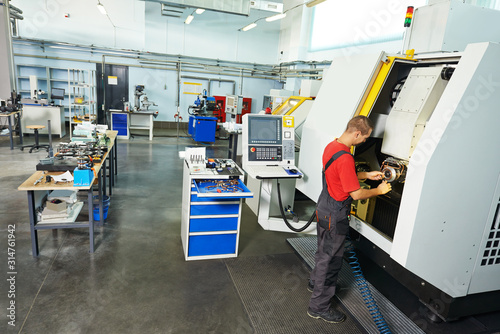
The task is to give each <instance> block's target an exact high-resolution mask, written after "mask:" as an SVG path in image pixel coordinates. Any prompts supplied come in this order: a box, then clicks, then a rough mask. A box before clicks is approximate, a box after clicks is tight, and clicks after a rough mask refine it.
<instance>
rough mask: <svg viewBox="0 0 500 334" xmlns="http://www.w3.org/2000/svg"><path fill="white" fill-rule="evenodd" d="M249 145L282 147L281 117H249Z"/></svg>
mask: <svg viewBox="0 0 500 334" xmlns="http://www.w3.org/2000/svg"><path fill="white" fill-rule="evenodd" d="M248 122H249V127H248V129H249V133H248V143H249V144H277V145H281V117H265V116H264V117H262V116H261V117H249V118H248Z"/></svg>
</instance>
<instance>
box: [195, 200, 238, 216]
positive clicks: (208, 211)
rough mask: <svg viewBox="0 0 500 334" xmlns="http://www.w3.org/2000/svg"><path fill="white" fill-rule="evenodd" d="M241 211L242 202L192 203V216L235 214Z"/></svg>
mask: <svg viewBox="0 0 500 334" xmlns="http://www.w3.org/2000/svg"><path fill="white" fill-rule="evenodd" d="M239 212H240V204H239V203H238V204H224V203H214V204H200V205H195V204H191V213H190V214H191V216H203V215H234V214H238V213H239Z"/></svg>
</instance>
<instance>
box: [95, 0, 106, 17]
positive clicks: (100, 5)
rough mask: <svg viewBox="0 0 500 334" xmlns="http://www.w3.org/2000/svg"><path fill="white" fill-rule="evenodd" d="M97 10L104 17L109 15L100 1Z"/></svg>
mask: <svg viewBox="0 0 500 334" xmlns="http://www.w3.org/2000/svg"><path fill="white" fill-rule="evenodd" d="M97 9H99V11H100V12H101V14H102V15H107V14H108V13H107V12H106V8H104V6H103V5H102V3H101V2H100V1H97Z"/></svg>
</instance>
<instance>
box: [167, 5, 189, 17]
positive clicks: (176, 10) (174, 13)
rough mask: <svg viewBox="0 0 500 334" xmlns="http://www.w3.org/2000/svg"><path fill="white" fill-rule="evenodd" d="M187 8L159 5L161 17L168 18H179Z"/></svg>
mask: <svg viewBox="0 0 500 334" xmlns="http://www.w3.org/2000/svg"><path fill="white" fill-rule="evenodd" d="M186 9H187V7H184V6H177V5H176V6H173V5H167V4H164V3H162V4H161V15H163V16H170V17H181V16H182V14H184V11H185V10H186Z"/></svg>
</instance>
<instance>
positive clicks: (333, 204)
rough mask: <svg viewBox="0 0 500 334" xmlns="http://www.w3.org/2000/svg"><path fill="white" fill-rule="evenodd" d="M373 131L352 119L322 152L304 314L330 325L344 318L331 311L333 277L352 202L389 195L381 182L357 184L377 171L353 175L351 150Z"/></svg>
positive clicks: (364, 122)
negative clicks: (314, 240) (372, 185)
mask: <svg viewBox="0 0 500 334" xmlns="http://www.w3.org/2000/svg"><path fill="white" fill-rule="evenodd" d="M372 130H373V123H372V121H371V120H370V119H369V118H368V117H365V116H356V117H354V118H353V119H351V120H350V121H349V123H348V124H347V128H346V130H345V131H344V133H343V134H342V135H341V136H340V137H339V138H337V139H336V140H334V141H332V142H331V143H329V144H328V145H327V146H326V148H325V150H324V152H323V190H322V191H321V195H320V196H319V199H318V203H317V206H316V217H317V238H318V250H317V252H316V254H315V266H314V269H313V271H312V272H311V276H310V280H309V284H308V290H310V291H312V295H311V299H310V301H309V308H308V310H307V314H308V315H309V316H310V317H312V318H315V319H323V320H324V321H326V322H330V323H339V322H342V321H344V320H345V314H343V313H342V312H339V311H336V310H334V309H332V308H331V305H330V300H331V299H332V297H333V296H334V295H335V291H336V285H337V277H338V273H339V271H340V268H341V266H342V256H343V254H344V241H345V238H346V235H347V233H348V232H349V221H348V215H349V212H350V210H351V202H352V201H353V200H362V199H367V198H370V197H374V196H378V195H383V194H385V193H387V192H389V191H391V185H390V184H389V183H387V182H386V181H382V182H381V183H380V184H379V186H378V187H377V188H373V189H363V188H361V187H360V185H359V180H362V179H370V180H381V179H382V178H383V176H382V173H381V172H378V171H372V172H359V173H356V169H355V165H354V158H353V156H352V155H351V154H350V148H351V146H356V145H359V144H362V143H364V142H365V141H366V139H367V138H368V137H369V136H370V134H371V132H372Z"/></svg>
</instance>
